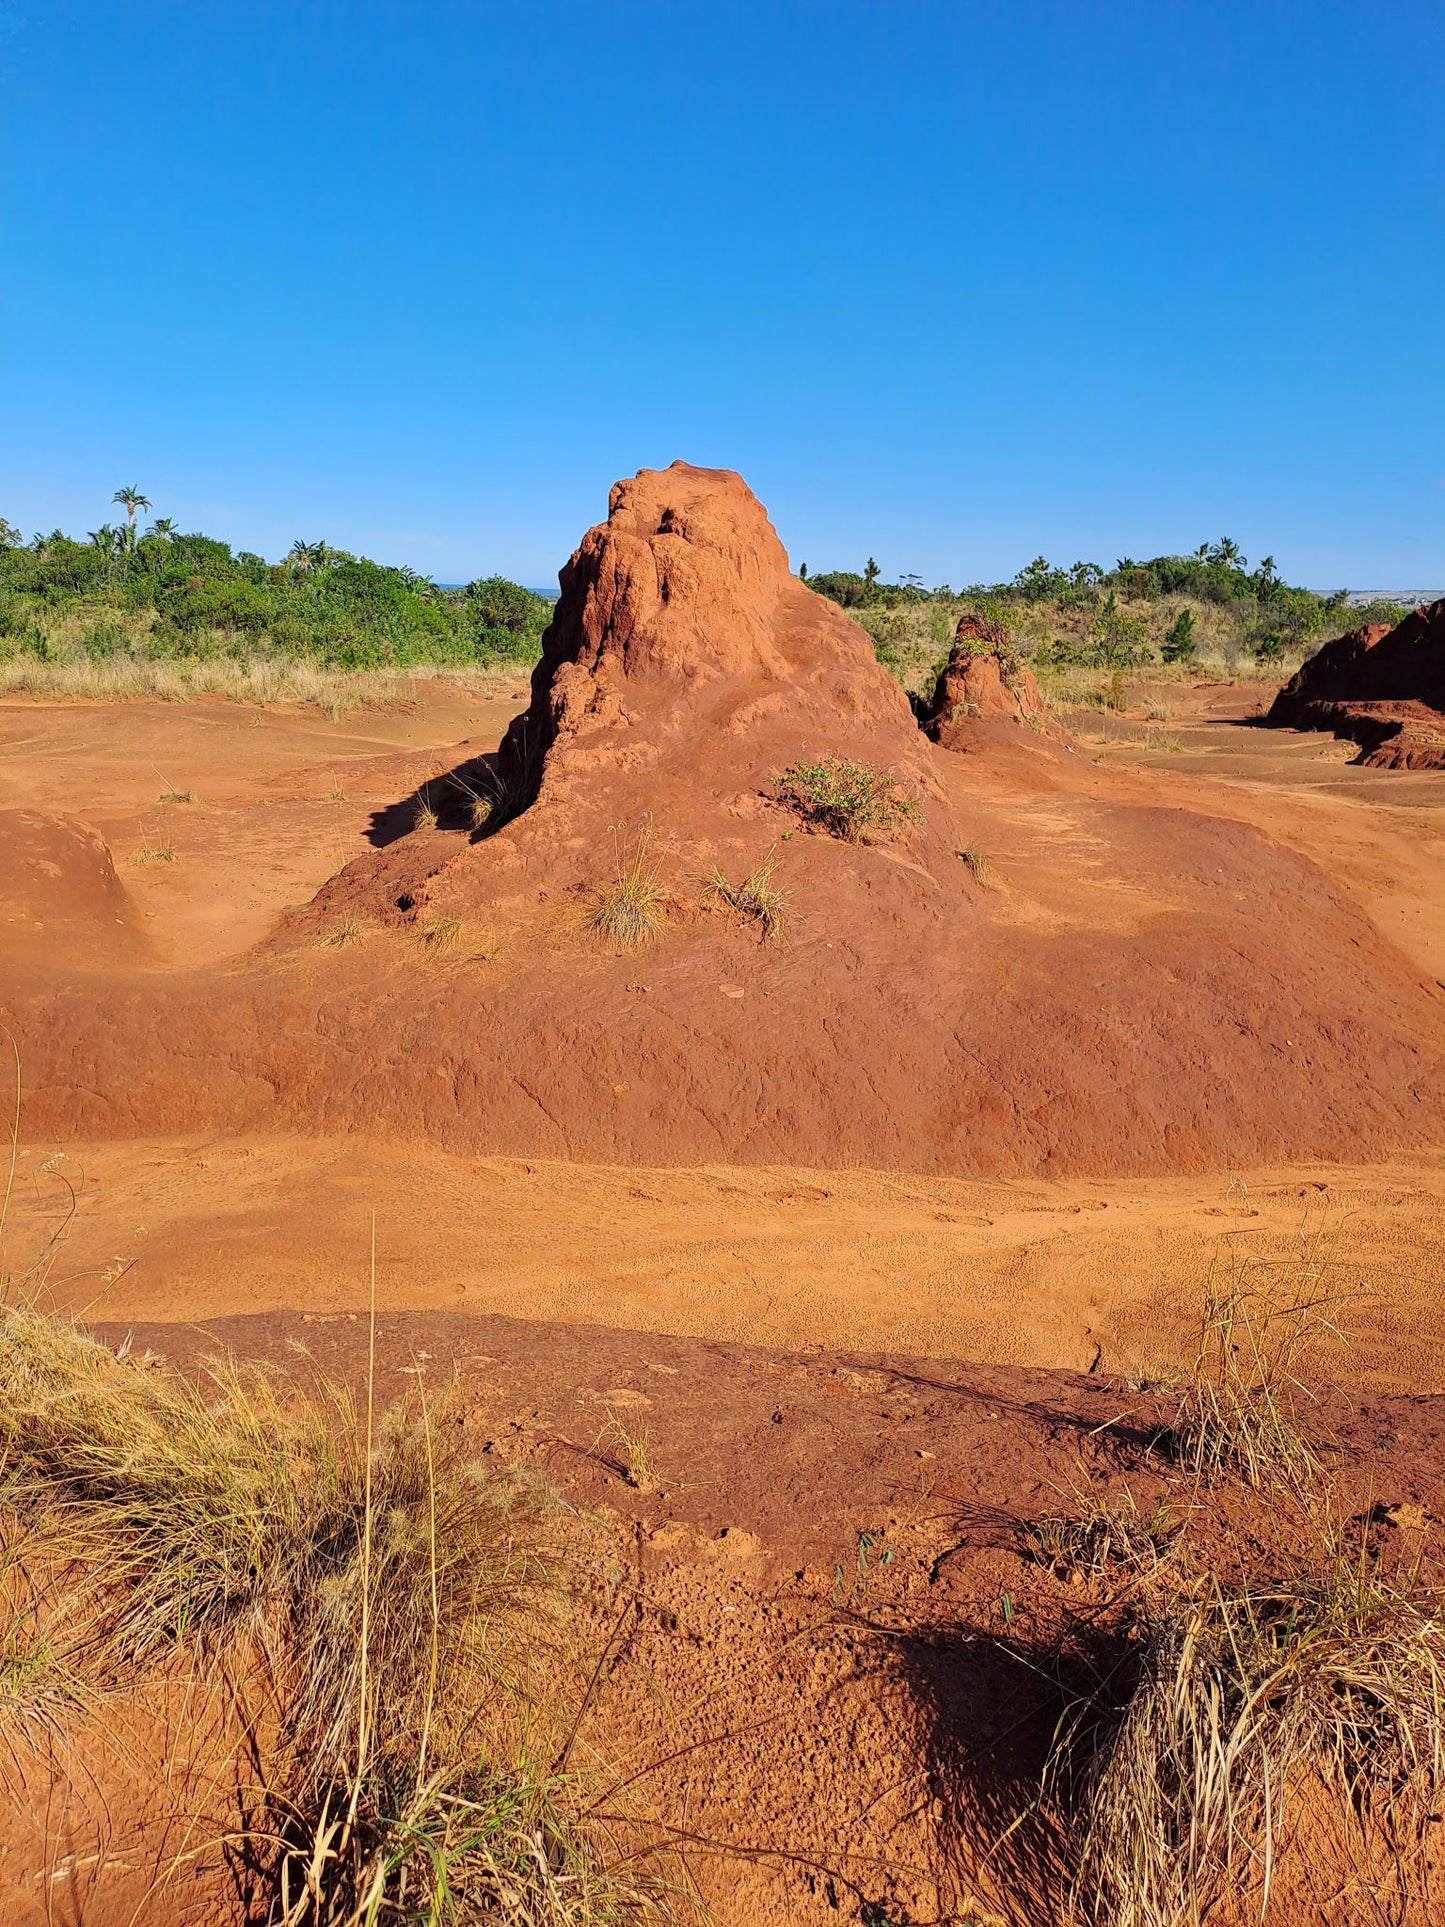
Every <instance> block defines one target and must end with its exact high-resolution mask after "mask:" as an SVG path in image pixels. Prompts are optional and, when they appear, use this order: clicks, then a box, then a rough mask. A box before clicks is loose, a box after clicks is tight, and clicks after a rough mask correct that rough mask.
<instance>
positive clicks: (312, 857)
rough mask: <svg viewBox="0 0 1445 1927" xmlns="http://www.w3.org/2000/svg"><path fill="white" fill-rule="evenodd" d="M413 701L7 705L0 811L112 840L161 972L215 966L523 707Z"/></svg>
mask: <svg viewBox="0 0 1445 1927" xmlns="http://www.w3.org/2000/svg"><path fill="white" fill-rule="evenodd" d="M414 688H415V691H416V694H415V696H414V697H413V698H412V699H410V700H407V701H404V702H402V703H400V704H397V705H395V706H391V707H388V708H386V709H356V710H349V711H345V712H343V713H342V714H341V715H340V716H339V717H338V718H337V720H336V721H334V722H332V721H329V720H328V719H327V718H326V717H325V716H323V715H322V714H321V713H320V712H319V711H317V710H314V709H299V708H296V707H294V706H287V707H281V708H272V709H253V708H250V707H248V706H246V705H243V704H239V703H229V702H222V701H219V700H214V701H200V702H192V703H153V702H137V703H116V704H102V703H40V702H25V701H20V700H11V701H9V702H4V703H0V809H31V810H63V811H65V812H66V813H67V814H69V815H72V816H76V817H79V818H80V819H81V821H82V822H84V823H87V824H89V825H90V826H91V828H92V829H95V830H97V831H99V833H100V834H101V835H102V836H103V837H104V838H105V840H106V842H107V843H108V844H109V845H110V848H111V851H112V853H113V855H114V858H115V863H116V868H117V870H118V871H119V872H120V873H121V875H122V876H123V878H124V881H125V886H126V889H127V891H128V892H129V894H130V895H131V897H132V898H133V899H134V900H135V902H136V904H137V906H138V908H139V911H140V914H141V917H142V919H143V921H144V926H145V934H146V937H147V938H148V957H147V959H146V960H147V961H148V962H149V964H150V965H151V967H152V968H156V969H187V968H191V967H194V966H196V965H204V964H209V963H218V962H220V961H222V960H223V959H225V958H227V957H232V956H235V955H237V954H238V953H239V952H241V951H243V950H248V949H250V947H251V946H252V945H253V944H255V943H258V942H260V940H261V939H262V938H263V937H265V936H266V935H267V934H268V932H269V931H270V930H271V929H272V928H273V926H274V925H275V922H276V919H277V917H278V916H279V914H280V912H281V911H282V910H284V909H285V908H287V906H288V905H291V904H297V903H304V902H305V901H306V900H307V898H308V897H310V896H311V895H313V894H314V892H315V891H316V890H317V889H319V888H320V886H321V885H322V884H323V883H324V882H325V881H326V879H327V877H329V876H332V875H334V873H335V872H336V871H337V870H339V869H340V868H341V866H342V865H343V864H344V863H347V862H349V861H350V860H351V858H352V857H354V856H356V855H358V854H359V853H360V852H361V851H362V850H364V849H365V848H366V847H367V844H366V840H365V839H366V832H367V830H368V828H369V827H370V824H371V818H372V814H373V812H374V811H378V810H381V809H383V808H384V807H385V806H386V805H387V804H389V803H391V802H393V801H394V800H395V798H396V797H397V795H398V794H401V793H405V792H406V791H407V790H409V789H410V788H412V787H413V786H414V785H415V784H417V783H419V782H421V781H423V780H424V779H425V778H426V777H427V776H428V775H430V774H431V773H432V771H433V769H434V768H437V767H442V766H445V765H444V764H443V760H442V758H441V756H440V754H439V751H440V750H441V749H442V748H443V747H444V748H445V749H447V750H448V751H449V750H451V749H452V748H454V747H455V746H457V745H458V744H461V743H466V742H472V741H475V742H476V743H477V744H478V745H479V746H483V747H489V746H490V745H491V744H492V743H493V742H494V741H495V739H496V738H497V737H498V736H499V735H500V734H501V732H502V730H503V729H504V728H505V726H506V724H507V721H508V719H509V718H510V717H511V716H512V715H514V714H515V712H516V711H517V710H518V709H519V708H521V707H523V705H524V702H525V683H524V682H523V681H521V680H515V679H514V680H513V681H511V682H503V681H501V680H500V679H499V681H498V684H497V690H496V693H495V694H491V693H483V694H478V693H477V692H474V691H472V690H469V689H463V688H459V687H457V686H456V685H454V684H449V683H443V682H431V681H428V682H424V683H417V684H416V685H414ZM451 760H455V759H454V758H453V759H451ZM168 798H188V799H189V800H186V801H171V800H167V799H168ZM165 848H169V849H170V850H171V851H172V853H173V854H172V856H171V857H170V858H168V859H162V858H158V857H154V856H148V855H147V852H149V851H154V850H159V849H165ZM3 915H4V911H3V907H0V917H3ZM0 931H3V925H0Z"/></svg>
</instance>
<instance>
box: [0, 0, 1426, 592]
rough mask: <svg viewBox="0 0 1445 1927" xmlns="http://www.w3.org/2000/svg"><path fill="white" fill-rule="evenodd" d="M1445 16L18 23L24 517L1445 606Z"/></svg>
mask: <svg viewBox="0 0 1445 1927" xmlns="http://www.w3.org/2000/svg"><path fill="white" fill-rule="evenodd" d="M1442 98H1445V7H1442V5H1441V4H1440V0H1359V4H1348V5H1346V4H1334V3H1332V0H1300V4H1278V3H1277V0H1252V3H1251V4H1232V3H1231V0H1209V3H1208V4H1204V3H1201V4H1191V3H1189V0H1182V3H1180V4H1171V0H1150V3H1149V4H1131V0H1105V3H1104V4H1093V3H1092V0H1060V3H1059V4H1044V3H1043V0H995V3H988V4H985V3H984V0H954V3H953V4H927V3H926V0H872V4H861V5H860V4H846V3H845V0H766V4H744V3H743V0H693V3H692V4H684V3H683V0H657V3H652V0H568V3H566V4H552V3H550V0H519V4H515V5H508V4H496V5H493V4H487V3H486V0H471V3H470V4H455V5H442V4H436V0H408V3H407V4H400V3H398V4H379V3H376V0H350V3H349V4H320V3H318V0H184V3H183V4H177V0H148V3H147V4H144V5H141V4H136V3H135V0H105V4H90V3H89V0H43V3H42V4H28V3H27V0H18V3H17V0H0V165H3V181H0V246H3V253H0V262H3V272H0V304H3V308H0V331H3V332H0V353H3V362H0V395H3V416H0V514H4V515H6V516H8V517H9V518H10V519H11V520H12V521H14V522H17V523H19V524H20V525H21V526H22V528H23V529H24V530H25V532H26V533H27V534H29V533H30V532H31V531H33V530H35V529H40V528H46V529H48V528H50V527H53V526H55V525H57V524H59V525H61V526H64V527H68V528H72V529H76V530H80V531H82V532H83V531H84V530H85V529H88V528H94V527H95V526H96V525H97V524H98V523H99V522H100V521H101V520H102V519H104V518H106V517H107V516H109V515H110V514H111V513H112V511H111V510H110V508H109V506H108V501H109V497H110V494H111V492H112V490H113V489H114V488H116V487H117V486H119V485H120V484H122V483H129V482H137V483H139V484H140V485H141V487H142V488H143V489H144V490H145V491H146V493H147V494H148V495H150V496H151V497H152V499H153V501H154V503H155V512H156V513H158V514H169V515H172V516H174V517H175V518H176V519H177V520H178V521H179V522H180V524H181V526H182V527H184V528H197V527H199V528H203V529H205V530H206V531H207V532H209V533H212V534H216V535H221V536H224V537H225V538H226V539H228V540H230V541H232V542H234V543H236V544H237V545H238V546H245V547H251V548H259V549H261V550H262V551H263V552H265V553H267V554H272V555H274V554H276V553H279V552H280V551H283V550H284V549H285V548H287V547H288V546H289V545H290V543H291V541H292V539H293V537H295V536H298V535H299V536H304V537H307V538H314V537H322V538H324V539H326V540H328V541H330V542H332V543H334V544H339V545H341V546H345V547H349V548H355V549H358V550H361V551H363V552H366V553H370V554H374V555H376V556H378V557H379V558H381V559H383V560H387V561H393V562H409V563H411V564H412V565H413V566H415V567H417V568H421V569H425V570H426V571H428V572H429V573H431V574H433V575H435V576H437V577H439V578H440V579H442V580H444V581H448V580H461V579H465V578H467V577H469V576H472V575H474V574H478V573H485V572H490V571H492V570H500V571H502V572H504V573H506V574H510V575H513V576H517V577H520V578H521V579H523V580H524V581H528V582H533V583H543V584H545V583H550V582H551V581H553V580H554V578H555V571H556V569H557V566H558V564H559V563H560V562H561V561H562V560H563V559H564V558H565V556H566V554H567V552H568V551H569V549H570V548H571V547H572V546H573V545H574V543H575V542H576V540H577V538H578V536H579V535H580V534H581V532H582V530H583V528H584V527H585V526H586V525H587V524H588V523H589V522H592V521H596V520H597V519H599V518H600V516H601V515H602V514H603V513H604V512H605V507H606V494H607V488H608V485H609V484H610V483H611V481H612V480H613V479H614V477H616V476H618V475H622V474H626V473H630V472H631V471H632V470H633V469H635V468H637V467H639V466H642V465H649V466H656V465H661V464H665V463H667V462H669V461H671V460H672V459H673V458H674V457H675V456H679V455H681V456H683V457H685V458H686V459H688V460H690V461H695V462H702V463H709V464H719V465H725V466H728V467H734V468H738V469H740V470H741V471H742V472H743V474H744V475H745V476H746V477H747V478H748V480H749V481H750V482H751V483H752V484H753V486H754V488H755V489H756V490H757V492H758V493H759V495H760V496H761V497H762V498H763V500H764V501H765V502H766V503H767V504H768V506H769V508H770V509H771V511H772V514H773V519H774V521H775V523H776V524H777V526H778V529H779V532H780V533H781V535H782V537H783V540H784V541H785V542H786V543H787V545H788V548H789V550H790V552H791V554H792V557H793V560H794V562H795V563H797V562H799V561H805V562H807V563H808V564H809V565H810V566H811V567H812V568H813V569H815V570H816V569H821V568H826V567H843V566H850V565H851V566H857V565H859V564H861V562H862V561H863V559H864V558H865V557H866V556H867V555H869V554H870V553H871V554H874V555H876V557H877V558H878V560H879V562H880V563H881V564H882V565H883V568H884V571H885V573H887V574H889V575H892V574H895V573H901V572H903V571H908V570H916V571H917V572H918V573H920V574H921V575H923V576H924V577H925V578H927V579H928V580H929V581H930V582H936V581H939V580H948V581H951V582H954V583H955V584H957V583H960V582H965V581H972V580H977V579H980V578H989V577H995V576H1000V575H1007V574H1012V573H1013V572H1014V571H1015V570H1016V569H1017V568H1018V567H1019V566H1020V565H1021V564H1022V563H1024V562H1026V561H1027V560H1028V559H1029V558H1030V557H1031V556H1032V555H1034V554H1035V553H1037V552H1039V551H1040V550H1042V551H1044V552H1045V553H1047V554H1048V555H1049V556H1050V557H1051V558H1053V559H1056V560H1059V561H1063V562H1070V561H1073V560H1074V559H1075V557H1078V556H1083V557H1086V558H1088V559H1091V560H1098V561H1101V562H1104V563H1109V562H1112V561H1113V560H1114V558H1115V557H1116V556H1118V555H1120V554H1124V553H1132V554H1136V555H1138V554H1151V553H1154V552H1156V551H1160V550H1170V549H1179V548H1192V547H1194V546H1195V545H1196V544H1197V543H1198V542H1200V541H1202V540H1204V539H1205V538H1206V537H1210V538H1212V537H1216V536H1218V535H1221V534H1229V535H1232V536H1234V537H1235V539H1236V540H1238V541H1239V542H1240V543H1241V545H1242V546H1243V548H1244V550H1245V552H1246V554H1247V555H1248V556H1249V557H1250V558H1251V559H1252V560H1253V559H1257V558H1258V557H1259V556H1260V555H1261V554H1262V553H1263V552H1264V551H1265V550H1272V551H1273V552H1274V554H1275V556H1276V558H1277V560H1278V561H1279V563H1280V565H1281V567H1282V568H1283V569H1284V571H1285V573H1286V574H1287V575H1289V576H1290V577H1291V578H1292V579H1294V580H1303V581H1306V582H1310V583H1312V584H1316V585H1319V586H1325V587H1329V586H1338V585H1341V584H1349V585H1350V586H1354V587H1359V586H1364V587H1374V586H1380V585H1385V586H1399V587H1417V586H1421V587H1436V586H1445V114H1442V112H1441V101H1442Z"/></svg>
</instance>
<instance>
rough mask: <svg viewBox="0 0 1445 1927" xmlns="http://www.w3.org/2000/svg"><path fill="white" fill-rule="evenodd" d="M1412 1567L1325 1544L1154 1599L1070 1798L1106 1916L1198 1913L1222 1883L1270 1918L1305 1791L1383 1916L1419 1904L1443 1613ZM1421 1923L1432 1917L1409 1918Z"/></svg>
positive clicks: (1440, 1700)
mask: <svg viewBox="0 0 1445 1927" xmlns="http://www.w3.org/2000/svg"><path fill="white" fill-rule="evenodd" d="M1441 1607H1442V1601H1441V1599H1440V1598H1439V1596H1438V1595H1437V1594H1436V1593H1435V1592H1433V1591H1430V1590H1426V1589H1424V1588H1422V1587H1421V1586H1420V1585H1419V1584H1418V1582H1417V1581H1416V1579H1415V1578H1414V1576H1413V1575H1410V1574H1405V1575H1402V1576H1399V1577H1391V1576H1388V1575H1387V1574H1385V1573H1384V1572H1382V1571H1381V1570H1379V1568H1378V1567H1377V1565H1376V1564H1375V1563H1374V1561H1373V1560H1372V1558H1371V1556H1370V1553H1369V1551H1368V1550H1367V1549H1366V1548H1365V1547H1364V1546H1363V1545H1362V1546H1361V1547H1360V1548H1359V1549H1358V1550H1356V1551H1355V1552H1354V1553H1353V1554H1352V1553H1351V1551H1350V1549H1349V1548H1348V1547H1346V1546H1345V1545H1343V1544H1342V1543H1340V1542H1339V1541H1335V1542H1333V1543H1322V1545H1321V1547H1320V1550H1319V1553H1318V1555H1317V1557H1316V1559H1315V1561H1314V1562H1313V1565H1312V1567H1311V1569H1310V1570H1307V1571H1306V1572H1303V1573H1301V1574H1300V1575H1298V1576H1297V1577H1296V1578H1294V1579H1293V1580H1291V1581H1289V1582H1288V1583H1285V1584H1274V1585H1262V1586H1259V1587H1257V1588H1246V1589H1244V1590H1240V1591H1232V1590H1226V1589H1225V1588H1224V1587H1222V1586H1220V1585H1219V1584H1217V1583H1214V1582H1207V1583H1206V1585H1205V1586H1204V1589H1203V1590H1202V1592H1201V1593H1200V1594H1199V1596H1197V1597H1190V1596H1188V1595H1187V1594H1185V1593H1180V1594H1177V1595H1175V1596H1173V1597H1166V1598H1164V1599H1162V1600H1158V1601H1154V1602H1151V1603H1149V1604H1148V1605H1147V1606H1146V1607H1145V1608H1144V1610H1143V1611H1142V1613H1141V1615H1140V1619H1139V1623H1138V1628H1137V1636H1138V1639H1139V1656H1138V1662H1137V1678H1136V1680H1135V1683H1134V1686H1133V1689H1132V1691H1131V1692H1130V1693H1129V1696H1128V1698H1127V1701H1126V1703H1125V1705H1124V1708H1123V1711H1122V1715H1121V1717H1120V1718H1119V1721H1118V1723H1117V1725H1116V1726H1115V1727H1114V1729H1113V1730H1112V1732H1110V1733H1109V1735H1108V1737H1107V1738H1106V1739H1105V1740H1104V1742H1103V1743H1102V1745H1101V1746H1100V1747H1099V1749H1098V1751H1097V1753H1096V1754H1095V1757H1094V1760H1093V1763H1092V1766H1091V1769H1090V1771H1089V1773H1088V1775H1087V1778H1086V1781H1085V1785H1084V1789H1083V1797H1082V1799H1081V1801H1080V1803H1079V1807H1078V1836H1079V1837H1078V1868H1079V1871H1078V1879H1077V1885H1076V1890H1075V1897H1076V1901H1077V1904H1078V1906H1079V1909H1080V1911H1081V1912H1082V1913H1083V1914H1084V1916H1085V1918H1086V1919H1088V1920H1090V1921H1093V1922H1098V1923H1100V1927H1196V1923H1199V1922H1202V1921H1204V1920H1206V1919H1207V1918H1208V1917H1209V1916H1210V1914H1211V1913H1212V1912H1213V1911H1214V1909H1215V1908H1216V1907H1217V1905H1218V1903H1219V1901H1220V1899H1221V1897H1222V1896H1223V1894H1224V1893H1225V1892H1226V1890H1227V1888H1228V1887H1229V1886H1231V1885H1235V1884H1242V1885H1244V1886H1245V1887H1246V1888H1248V1889H1251V1890H1257V1895H1258V1908H1259V1913H1260V1916H1261V1917H1262V1918H1265V1919H1267V1918H1269V1913H1268V1908H1269V1901H1270V1894H1271V1888H1272V1886H1273V1884H1274V1881H1275V1876H1276V1871H1277V1865H1278V1862H1279V1859H1280V1856H1281V1854H1282V1853H1283V1851H1284V1850H1285V1849H1286V1848H1287V1847H1289V1846H1290V1845H1291V1844H1292V1843H1293V1842H1294V1841H1295V1839H1296V1837H1297V1835H1298V1831H1299V1827H1300V1824H1301V1821H1302V1818H1303V1817H1304V1815H1305V1812H1306V1810H1307V1806H1308V1801H1309V1799H1310V1797H1311V1795H1313V1796H1314V1797H1316V1798H1318V1799H1319V1800H1321V1801H1322V1802H1323V1803H1324V1804H1325V1805H1326V1806H1327V1807H1328V1808H1329V1809H1330V1810H1331V1812H1332V1814H1333V1815H1335V1816H1337V1818H1336V1821H1335V1824H1334V1825H1333V1826H1332V1828H1331V1831H1333V1832H1335V1833H1336V1834H1338V1833H1341V1832H1343V1833H1344V1834H1345V1835H1346V1836H1347V1837H1348V1838H1350V1839H1353V1842H1354V1845H1353V1847H1352V1848H1350V1849H1349V1864H1351V1865H1354V1866H1357V1867H1359V1868H1362V1869H1363V1868H1365V1867H1369V1868H1370V1869H1371V1871H1372V1872H1373V1874H1374V1884H1375V1891H1376V1897H1377V1898H1378V1899H1380V1900H1381V1901H1382V1903H1384V1905H1385V1911H1384V1912H1382V1914H1381V1916H1380V1917H1381V1918H1390V1919H1404V1918H1408V1917H1410V1916H1409V1915H1408V1913H1407V1912H1405V1911H1402V1910H1403V1909H1407V1908H1408V1906H1409V1904H1410V1902H1411V1899H1412V1897H1413V1899H1414V1901H1415V1904H1416V1905H1417V1906H1425V1905H1428V1899H1427V1892H1426V1888H1425V1886H1424V1877H1425V1876H1426V1874H1427V1871H1428V1855H1429V1848H1430V1846H1431V1845H1432V1844H1433V1835H1432V1831H1431V1829H1432V1827H1433V1826H1435V1825H1436V1824H1438V1820H1439V1808H1440V1803H1441V1797H1442V1791H1445V1618H1442V1611H1441ZM1414 1917H1415V1918H1417V1919H1425V1918H1427V1917H1428V1916H1426V1915H1425V1914H1416V1915H1415V1916H1414Z"/></svg>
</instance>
